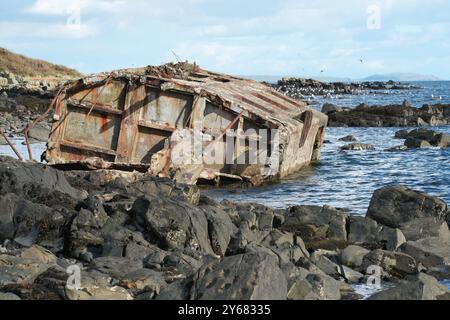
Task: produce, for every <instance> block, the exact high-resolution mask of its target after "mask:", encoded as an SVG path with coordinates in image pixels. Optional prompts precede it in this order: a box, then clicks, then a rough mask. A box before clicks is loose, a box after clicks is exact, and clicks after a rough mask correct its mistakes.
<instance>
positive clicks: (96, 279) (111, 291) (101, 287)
mask: <svg viewBox="0 0 450 320" xmlns="http://www.w3.org/2000/svg"><path fill="white" fill-rule="evenodd" d="M80 280H81V283H80V288H72V287H70V286H66V287H65V288H64V290H65V295H66V298H67V299H68V300H75V301H77V300H112V301H119V300H133V297H132V296H131V294H130V293H129V292H128V291H127V290H126V289H125V288H122V287H119V286H117V285H112V284H111V278H110V276H109V275H107V274H104V273H101V272H99V271H97V270H89V271H85V270H81V278H80Z"/></svg>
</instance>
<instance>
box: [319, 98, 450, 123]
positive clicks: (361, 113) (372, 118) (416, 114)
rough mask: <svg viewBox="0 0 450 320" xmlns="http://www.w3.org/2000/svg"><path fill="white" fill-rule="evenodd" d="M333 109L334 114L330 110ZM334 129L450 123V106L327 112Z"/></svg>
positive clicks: (363, 105) (389, 107) (393, 106)
mask: <svg viewBox="0 0 450 320" xmlns="http://www.w3.org/2000/svg"><path fill="white" fill-rule="evenodd" d="M328 110H330V111H328ZM322 112H325V113H326V114H327V115H328V119H329V120H328V121H329V124H328V125H329V126H330V127H416V126H439V125H447V124H450V105H445V104H435V105H424V106H423V107H422V108H415V107H413V106H411V105H410V104H409V103H408V102H406V101H405V102H404V103H403V104H402V105H386V106H368V105H366V104H361V105H359V106H357V107H356V108H354V109H350V108H345V109H340V108H335V109H334V110H333V108H331V107H330V106H327V107H326V108H324V109H323V111H322Z"/></svg>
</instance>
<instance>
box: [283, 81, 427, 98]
mask: <svg viewBox="0 0 450 320" xmlns="http://www.w3.org/2000/svg"><path fill="white" fill-rule="evenodd" d="M274 87H275V89H277V90H278V91H279V92H282V93H284V94H287V95H288V96H290V97H292V98H294V99H302V98H304V97H305V96H312V95H314V96H327V95H336V94H367V93H373V94H377V93H383V94H384V93H385V91H387V90H412V89H420V88H419V87H417V86H414V85H410V84H405V83H400V82H395V81H388V82H381V81H375V82H368V81H366V82H357V83H347V82H330V83H328V82H321V81H318V80H313V79H303V78H284V79H282V80H280V81H278V83H277V84H276V85H274Z"/></svg>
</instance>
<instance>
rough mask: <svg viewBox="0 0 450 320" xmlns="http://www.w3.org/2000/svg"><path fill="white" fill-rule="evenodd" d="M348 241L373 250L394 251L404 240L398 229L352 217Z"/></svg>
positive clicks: (363, 218)
mask: <svg viewBox="0 0 450 320" xmlns="http://www.w3.org/2000/svg"><path fill="white" fill-rule="evenodd" d="M348 241H349V242H351V243H353V244H357V245H364V246H367V247H370V248H373V249H374V248H377V249H387V250H391V251H394V250H396V249H397V248H398V247H400V245H402V244H403V243H405V242H406V239H405V237H404V235H403V233H402V232H401V231H400V230H399V229H394V228H390V227H386V226H383V225H381V224H378V223H377V222H376V221H375V220H372V219H370V218H368V217H358V216H353V217H350V218H349V223H348Z"/></svg>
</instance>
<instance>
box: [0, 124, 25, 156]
mask: <svg viewBox="0 0 450 320" xmlns="http://www.w3.org/2000/svg"><path fill="white" fill-rule="evenodd" d="M0 134H1V135H2V136H3V138H4V139H5V141H6V143H7V144H8V145H9V146H10V147H11V149H12V150H13V151H14V153H15V154H16V156H17V158H19V160H20V161H23V157H22V155H21V154H20V152H19V150H17V148H16V146H15V145H14V144H13V143H12V142H11V141H10V140H9V139H8V137H7V136H6V133H5V131H3V129H1V128H0Z"/></svg>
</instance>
